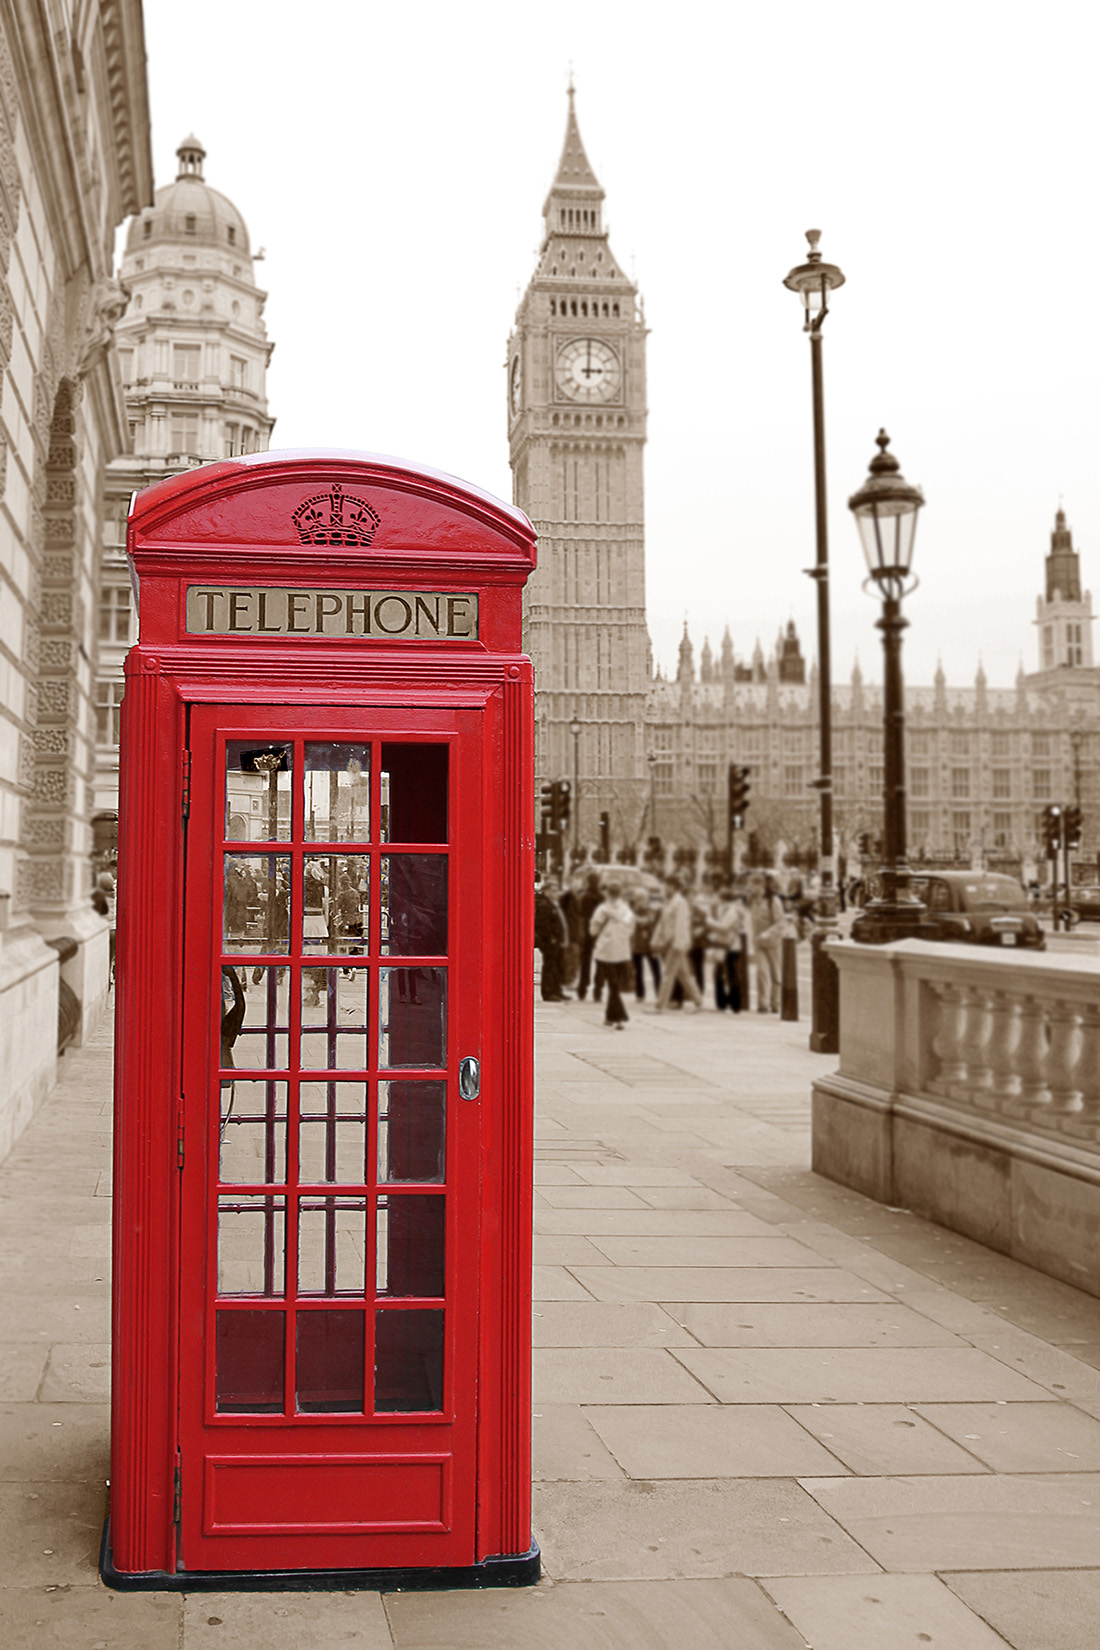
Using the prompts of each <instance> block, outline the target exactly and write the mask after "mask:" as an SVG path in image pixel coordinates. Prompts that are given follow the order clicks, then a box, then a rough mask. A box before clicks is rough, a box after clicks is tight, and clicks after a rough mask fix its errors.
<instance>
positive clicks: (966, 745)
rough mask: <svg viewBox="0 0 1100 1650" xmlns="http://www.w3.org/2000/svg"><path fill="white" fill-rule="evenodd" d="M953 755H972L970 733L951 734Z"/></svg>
mask: <svg viewBox="0 0 1100 1650" xmlns="http://www.w3.org/2000/svg"><path fill="white" fill-rule="evenodd" d="M951 754H952V756H969V755H970V735H969V734H968V733H953V734H952V735H951Z"/></svg>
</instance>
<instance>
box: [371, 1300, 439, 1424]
mask: <svg viewBox="0 0 1100 1650" xmlns="http://www.w3.org/2000/svg"><path fill="white" fill-rule="evenodd" d="M374 1408H375V1411H376V1412H377V1413H378V1414H385V1413H387V1412H392V1411H394V1410H399V1411H402V1412H404V1411H408V1410H440V1409H442V1408H443V1313H442V1312H441V1311H439V1310H437V1309H436V1310H431V1311H426V1312H411V1311H406V1312H400V1311H393V1310H392V1309H391V1310H389V1311H386V1310H382V1311H379V1312H376V1313H375V1314H374Z"/></svg>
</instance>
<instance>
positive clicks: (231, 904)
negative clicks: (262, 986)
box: [222, 854, 290, 956]
mask: <svg viewBox="0 0 1100 1650" xmlns="http://www.w3.org/2000/svg"><path fill="white" fill-rule="evenodd" d="M289 933H290V860H289V859H288V858H287V857H286V856H285V855H283V854H226V856H225V892H224V903H223V920H222V934H223V936H224V941H223V948H224V950H226V951H230V952H238V953H239V952H246V953H248V954H249V955H254V954H255V953H256V952H258V951H259V952H267V953H268V954H270V955H272V956H283V955H284V954H285V952H286V948H287V935H288V934H289Z"/></svg>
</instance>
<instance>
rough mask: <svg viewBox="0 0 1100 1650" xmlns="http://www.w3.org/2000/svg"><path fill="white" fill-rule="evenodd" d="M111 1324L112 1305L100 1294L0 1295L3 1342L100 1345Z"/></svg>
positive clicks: (102, 1292)
mask: <svg viewBox="0 0 1100 1650" xmlns="http://www.w3.org/2000/svg"><path fill="white" fill-rule="evenodd" d="M110 1323H111V1301H110V1296H109V1294H108V1293H107V1292H106V1291H105V1290H103V1291H100V1290H95V1291H94V1292H87V1291H84V1292H82V1293H79V1294H78V1293H77V1292H76V1291H75V1290H66V1291H64V1292H63V1293H61V1294H58V1295H53V1294H47V1293H43V1294H41V1295H39V1296H37V1297H35V1296H32V1295H28V1294H24V1295H17V1294H10V1293H7V1292H4V1291H0V1324H3V1326H4V1328H3V1335H4V1340H5V1341H6V1342H16V1341H39V1342H43V1343H44V1344H45V1345H46V1346H49V1345H50V1343H51V1342H53V1341H81V1340H87V1341H103V1340H106V1339H107V1336H108V1334H109V1332H110Z"/></svg>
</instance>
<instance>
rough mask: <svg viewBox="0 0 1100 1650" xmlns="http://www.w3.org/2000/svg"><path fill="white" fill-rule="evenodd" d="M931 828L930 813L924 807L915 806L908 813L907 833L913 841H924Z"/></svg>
mask: <svg viewBox="0 0 1100 1650" xmlns="http://www.w3.org/2000/svg"><path fill="white" fill-rule="evenodd" d="M931 829H932V815H931V814H930V813H928V812H927V811H926V810H925V809H924V808H916V809H914V810H913V812H912V813H911V814H910V815H909V835H910V838H911V839H912V841H913V842H917V843H922V844H923V843H925V842H927V840H928V836H929V833H930V832H931Z"/></svg>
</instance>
